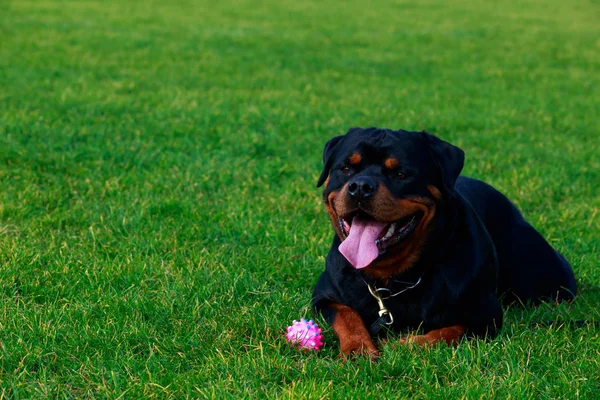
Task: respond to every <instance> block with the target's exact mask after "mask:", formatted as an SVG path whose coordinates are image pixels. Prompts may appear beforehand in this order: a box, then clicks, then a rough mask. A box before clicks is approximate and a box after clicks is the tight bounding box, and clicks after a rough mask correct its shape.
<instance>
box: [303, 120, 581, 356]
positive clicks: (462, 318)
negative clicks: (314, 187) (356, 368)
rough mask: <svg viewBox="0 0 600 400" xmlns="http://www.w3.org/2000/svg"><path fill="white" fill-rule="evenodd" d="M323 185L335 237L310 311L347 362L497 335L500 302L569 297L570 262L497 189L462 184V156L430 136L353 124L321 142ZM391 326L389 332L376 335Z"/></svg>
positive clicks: (571, 282) (571, 286) (571, 294)
mask: <svg viewBox="0 0 600 400" xmlns="http://www.w3.org/2000/svg"><path fill="white" fill-rule="evenodd" d="M323 161H324V164H325V167H324V169H323V172H322V174H321V177H320V178H319V182H318V186H321V185H323V184H325V190H324V192H323V200H324V202H325V207H326V209H327V212H328V213H329V216H330V218H331V223H332V225H333V228H334V230H335V233H336V235H335V237H334V240H333V245H332V247H331V250H330V251H329V254H328V255H327V262H326V269H325V271H324V272H323V273H322V275H321V276H320V278H319V281H318V282H317V285H316V287H315V290H314V295H313V307H314V309H315V310H316V311H317V312H320V313H322V314H323V316H324V317H325V319H326V320H327V321H328V322H329V323H331V324H332V326H333V330H334V332H335V333H336V335H337V336H338V338H339V340H340V350H341V353H342V355H344V356H345V355H349V354H352V353H362V354H367V355H369V356H372V357H375V356H377V354H378V350H377V347H376V345H375V342H374V340H373V338H374V337H376V336H378V335H379V334H381V333H382V332H384V331H385V330H386V329H391V330H393V331H400V332H402V331H406V330H417V329H419V330H421V331H422V334H420V335H409V336H406V337H404V339H402V341H403V342H407V341H409V342H415V343H418V344H435V343H438V342H446V343H448V344H453V343H456V342H457V341H458V340H459V339H460V338H462V337H463V336H465V337H488V338H491V337H494V336H495V335H496V334H497V332H498V331H499V330H500V328H501V326H502V307H501V301H500V298H501V299H502V301H503V302H505V303H506V302H514V301H519V302H522V303H536V302H539V301H540V300H545V299H551V300H558V301H560V300H571V299H573V297H574V295H575V280H574V277H573V271H572V269H571V266H570V265H569V263H568V262H567V261H566V260H565V258H564V257H563V256H562V255H561V254H559V253H558V252H557V251H556V250H554V249H553V248H552V247H551V246H550V245H549V244H548V243H547V242H546V241H545V240H544V238H543V237H542V236H541V235H540V234H539V233H538V232H537V231H536V230H535V229H534V228H533V227H532V226H531V225H529V224H528V223H527V222H526V221H525V220H524V219H523V217H522V215H521V213H520V212H519V211H518V210H517V208H516V207H515V206H514V205H513V204H512V203H511V202H510V201H509V200H508V199H507V198H506V197H504V195H502V194H501V193H500V192H498V191H497V190H495V189H494V188H492V187H491V186H489V185H487V184H486V183H484V182H481V181H478V180H475V179H471V178H467V177H462V176H460V177H459V174H460V172H461V170H462V168H463V163H464V153H463V151H462V150H461V149H459V148H458V147H455V146H453V145H451V144H449V143H447V142H444V141H443V140H440V139H439V138H437V137H435V136H433V135H431V134H429V133H426V132H408V131H402V130H400V131H394V130H388V129H377V128H368V129H361V128H353V129H351V130H350V131H348V133H347V134H346V135H343V136H338V137H334V138H333V139H331V140H330V141H329V142H328V143H327V144H326V146H325V151H324V154H323ZM382 328H386V329H382Z"/></svg>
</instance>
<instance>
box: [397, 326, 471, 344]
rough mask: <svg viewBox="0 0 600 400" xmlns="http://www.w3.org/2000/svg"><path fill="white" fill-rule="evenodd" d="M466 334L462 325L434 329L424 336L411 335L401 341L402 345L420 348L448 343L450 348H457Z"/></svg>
mask: <svg viewBox="0 0 600 400" xmlns="http://www.w3.org/2000/svg"><path fill="white" fill-rule="evenodd" d="M464 334H465V327H464V326H462V325H454V326H449V327H447V328H442V329H434V330H432V331H429V332H427V333H426V334H424V335H409V336H408V337H404V338H402V339H400V343H402V344H406V343H416V344H418V345H420V346H430V345H436V344H438V343H446V344H447V345H448V346H456V345H457V344H458V342H459V340H460V339H461V338H462V337H463V335H464Z"/></svg>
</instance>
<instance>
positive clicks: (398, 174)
mask: <svg viewBox="0 0 600 400" xmlns="http://www.w3.org/2000/svg"><path fill="white" fill-rule="evenodd" d="M393 176H394V178H396V179H404V178H406V174H405V173H404V172H402V171H394V175H393Z"/></svg>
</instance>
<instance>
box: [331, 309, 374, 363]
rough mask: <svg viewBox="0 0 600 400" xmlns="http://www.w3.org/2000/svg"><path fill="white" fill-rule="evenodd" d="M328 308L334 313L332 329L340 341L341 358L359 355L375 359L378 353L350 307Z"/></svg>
mask: <svg viewBox="0 0 600 400" xmlns="http://www.w3.org/2000/svg"><path fill="white" fill-rule="evenodd" d="M329 307H330V308H331V309H332V310H333V311H334V312H335V317H334V319H333V323H332V327H333V331H334V332H335V334H336V335H337V337H338V339H339V340H340V355H341V356H342V358H344V359H346V358H348V357H349V356H353V355H355V354H360V355H364V356H367V357H369V358H371V359H376V358H377V357H378V356H379V352H378V351H377V347H375V344H374V343H373V339H372V338H371V335H369V331H367V328H366V327H365V324H364V322H363V320H362V318H361V317H360V315H358V313H357V312H356V311H354V310H353V309H351V308H350V307H347V306H344V305H341V304H337V303H334V304H330V305H329Z"/></svg>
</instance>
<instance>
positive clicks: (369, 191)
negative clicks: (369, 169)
mask: <svg viewBox="0 0 600 400" xmlns="http://www.w3.org/2000/svg"><path fill="white" fill-rule="evenodd" d="M376 190H377V183H375V181H374V180H373V179H371V178H369V177H367V176H357V177H356V178H353V179H352V180H351V181H350V183H348V194H349V195H350V196H351V197H354V198H355V199H356V200H364V199H366V198H367V197H370V196H372V195H374V194H375V191H376Z"/></svg>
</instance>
